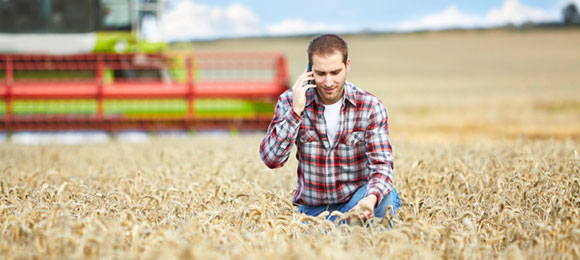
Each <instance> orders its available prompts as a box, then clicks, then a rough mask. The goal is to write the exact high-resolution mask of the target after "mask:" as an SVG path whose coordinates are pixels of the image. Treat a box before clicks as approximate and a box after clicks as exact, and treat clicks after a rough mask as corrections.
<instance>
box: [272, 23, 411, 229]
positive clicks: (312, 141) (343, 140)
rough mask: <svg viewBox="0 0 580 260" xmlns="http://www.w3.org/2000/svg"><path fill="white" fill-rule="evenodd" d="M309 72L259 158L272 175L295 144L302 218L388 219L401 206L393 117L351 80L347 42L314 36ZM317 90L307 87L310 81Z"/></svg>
mask: <svg viewBox="0 0 580 260" xmlns="http://www.w3.org/2000/svg"><path fill="white" fill-rule="evenodd" d="M308 60H309V67H311V68H312V71H308V69H307V70H305V71H304V72H303V73H302V74H301V75H300V76H299V77H298V79H297V80H296V83H295V84H294V86H293V87H292V89H289V90H287V91H286V92H284V93H283V94H282V95H281V96H280V98H279V100H278V103H277V105H276V112H275V115H274V118H273V119H272V122H271V123H270V126H269V127H268V133H267V135H266V137H265V138H264V140H263V141H262V143H261V144H260V157H261V159H262V161H263V162H264V163H265V164H266V165H267V166H268V167H270V168H278V167H281V166H283V165H284V164H285V163H286V161H287V160H288V157H289V155H290V152H291V148H292V143H296V147H297V149H298V151H297V153H296V158H297V159H298V178H297V182H298V187H297V189H296V193H295V194H294V198H293V201H294V202H295V203H298V204H300V207H299V208H298V209H299V211H300V212H302V213H305V214H307V215H311V216H317V215H318V214H320V213H322V212H324V211H329V212H332V211H335V210H337V211H340V212H343V213H344V212H347V211H363V213H362V214H361V215H360V216H359V217H360V218H361V219H362V220H363V221H365V220H368V219H369V218H371V217H373V216H376V217H379V218H382V217H384V216H385V214H386V209H387V207H388V206H389V205H392V206H393V210H392V211H391V212H390V214H394V210H395V209H398V208H399V207H400V206H401V201H400V199H399V196H398V194H397V192H396V190H395V189H394V188H393V156H392V153H391V144H390V141H389V129H388V125H387V112H386V110H385V107H384V106H383V104H382V103H381V101H380V100H379V99H378V98H376V97H375V96H373V95H371V94H370V93H368V92H365V91H363V90H361V89H359V88H358V87H356V86H355V85H353V84H351V83H349V82H347V81H346V75H347V73H348V71H349V70H350V60H349V58H348V48H347V45H346V42H345V41H344V40H343V39H342V38H341V37H340V36H338V35H334V34H325V35H320V36H318V37H315V38H314V39H313V40H312V41H311V42H310V45H309V46H308ZM312 81H313V84H309V82H312Z"/></svg>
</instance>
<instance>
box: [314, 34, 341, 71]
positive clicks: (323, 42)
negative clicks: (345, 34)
mask: <svg viewBox="0 0 580 260" xmlns="http://www.w3.org/2000/svg"><path fill="white" fill-rule="evenodd" d="M336 51H338V52H340V54H342V62H343V63H344V64H346V60H348V46H346V41H345V40H344V39H342V38H341V37H340V36H338V35H336V34H323V35H319V36H316V37H314V39H312V41H310V44H309V45H308V61H309V62H312V55H314V54H317V55H322V56H326V55H332V54H333V53H334V52H336Z"/></svg>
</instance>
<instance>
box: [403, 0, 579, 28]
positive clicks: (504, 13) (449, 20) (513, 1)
mask: <svg viewBox="0 0 580 260" xmlns="http://www.w3.org/2000/svg"><path fill="white" fill-rule="evenodd" d="M572 1H575V2H580V0H572ZM568 2H570V1H568ZM554 20H559V17H556V15H555V14H550V13H548V12H546V11H544V10H542V9H536V8H533V7H529V6H527V5H524V4H522V3H520V2H519V1H518V0H504V1H503V3H502V5H501V6H500V7H499V8H492V9H491V10H489V11H488V12H487V14H486V15H485V16H478V15H471V14H466V13H463V12H462V11H461V10H459V9H458V8H457V7H455V6H454V5H451V6H449V7H447V9H445V10H443V11H442V12H439V13H435V14H430V15H427V16H425V17H424V18H421V19H419V20H414V21H404V22H402V23H401V24H399V26H397V28H396V29H397V30H400V31H410V30H422V29H446V28H458V27H460V28H475V27H492V26H498V25H504V24H508V23H512V24H516V25H520V24H522V23H525V22H528V21H533V22H545V21H554Z"/></svg>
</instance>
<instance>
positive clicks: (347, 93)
mask: <svg viewBox="0 0 580 260" xmlns="http://www.w3.org/2000/svg"><path fill="white" fill-rule="evenodd" d="M343 98H344V100H347V101H348V102H350V103H351V104H352V105H353V106H356V96H355V89H354V85H352V84H351V83H350V82H348V81H346V82H344V96H343ZM313 101H314V102H316V104H321V103H320V98H319V97H318V95H316V90H315V89H314V88H311V89H309V90H308V91H306V106H309V105H310V104H311V103H312V102H313Z"/></svg>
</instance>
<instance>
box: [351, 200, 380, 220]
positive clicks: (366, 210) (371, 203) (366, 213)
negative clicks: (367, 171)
mask: <svg viewBox="0 0 580 260" xmlns="http://www.w3.org/2000/svg"><path fill="white" fill-rule="evenodd" d="M375 205H377V196H375V195H373V194H371V195H368V196H366V197H364V198H363V199H361V200H360V201H359V202H358V204H356V206H354V207H353V208H352V209H351V210H349V211H358V210H361V209H362V210H363V213H362V214H361V215H359V216H358V217H359V218H360V219H361V221H363V222H364V221H367V220H369V219H370V218H372V217H373V212H374V211H375Z"/></svg>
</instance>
